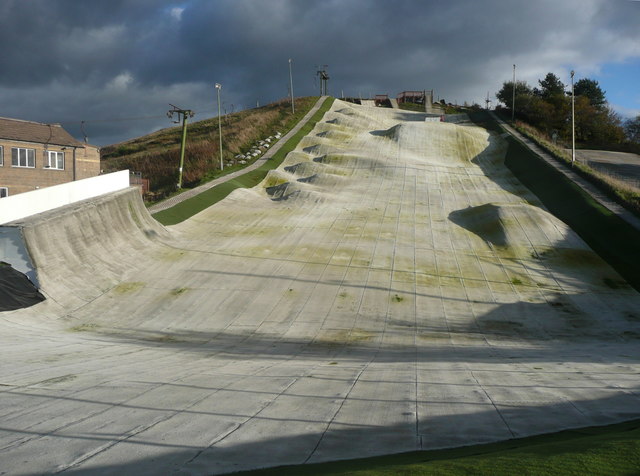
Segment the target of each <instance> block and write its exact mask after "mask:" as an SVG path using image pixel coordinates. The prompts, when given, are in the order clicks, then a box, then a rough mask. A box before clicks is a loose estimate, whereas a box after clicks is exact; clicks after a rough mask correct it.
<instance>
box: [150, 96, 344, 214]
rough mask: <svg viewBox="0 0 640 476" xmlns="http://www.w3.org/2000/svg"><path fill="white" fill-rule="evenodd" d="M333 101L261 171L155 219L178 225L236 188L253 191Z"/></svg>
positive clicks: (174, 207) (242, 176) (255, 171)
mask: <svg viewBox="0 0 640 476" xmlns="http://www.w3.org/2000/svg"><path fill="white" fill-rule="evenodd" d="M333 101H334V98H327V99H325V101H324V103H323V104H322V106H320V109H318V110H317V111H316V113H315V114H314V115H313V116H312V117H311V119H309V121H308V122H307V123H306V124H305V125H304V126H302V127H301V128H300V130H299V131H298V132H297V133H296V134H294V135H293V136H292V137H291V138H290V139H289V140H288V141H287V142H286V143H285V144H284V145H283V146H282V147H281V148H280V150H278V151H277V152H276V153H275V154H273V157H271V159H269V160H267V161H266V162H265V163H264V164H263V165H261V166H260V167H259V168H257V169H255V170H252V171H251V172H247V173H246V174H243V175H241V176H239V177H236V178H234V179H232V180H229V181H228V182H224V183H221V184H219V185H216V186H215V187H212V188H210V189H209V190H206V191H204V192H202V193H201V194H198V195H196V196H195V197H191V198H189V199H187V200H185V201H184V202H181V203H178V204H177V205H175V206H173V207H171V208H168V209H166V210H163V211H161V212H158V213H156V214H154V215H153V217H154V218H155V219H156V220H158V221H159V222H160V223H162V224H163V225H175V224H177V223H180V222H182V221H184V220H186V219H187V218H190V217H192V216H193V215H195V214H196V213H199V212H201V211H202V210H205V209H206V208H209V207H210V206H211V205H213V204H215V203H217V202H219V201H220V200H222V199H223V198H225V197H226V196H227V195H229V194H230V193H231V192H233V191H234V190H235V189H237V188H251V187H255V186H256V185H258V184H259V183H260V182H262V180H263V179H264V178H265V177H266V175H267V173H268V172H269V170H273V169H275V168H277V167H279V166H280V164H281V163H282V161H283V160H284V158H285V157H286V155H287V154H288V153H289V152H291V151H292V150H293V149H295V148H296V146H297V145H298V143H299V142H300V141H301V140H302V138H303V137H304V136H306V135H307V134H309V133H310V132H311V131H312V130H313V128H314V127H315V125H316V123H317V122H318V121H319V120H320V119H322V117H323V116H324V114H325V113H326V112H327V111H328V110H329V108H330V107H331V105H332V104H333Z"/></svg>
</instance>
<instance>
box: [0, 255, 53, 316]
mask: <svg viewBox="0 0 640 476" xmlns="http://www.w3.org/2000/svg"><path fill="white" fill-rule="evenodd" d="M44 299H45V298H44V296H43V295H42V294H40V291H38V289H37V288H36V287H35V286H34V285H33V283H32V282H31V281H29V279H28V278H27V277H26V276H25V275H24V274H22V273H21V272H20V271H16V270H15V269H13V268H12V267H11V265H10V264H8V263H5V262H2V261H0V312H2V311H13V310H14V309H22V308H24V307H29V306H33V305H34V304H37V303H39V302H40V301H44Z"/></svg>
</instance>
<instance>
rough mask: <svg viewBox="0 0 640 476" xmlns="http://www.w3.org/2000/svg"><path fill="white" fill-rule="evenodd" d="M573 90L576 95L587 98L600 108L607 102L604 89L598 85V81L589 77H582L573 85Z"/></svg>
mask: <svg viewBox="0 0 640 476" xmlns="http://www.w3.org/2000/svg"><path fill="white" fill-rule="evenodd" d="M573 91H574V94H575V95H576V96H585V97H586V98H588V99H589V103H591V105H592V106H594V107H597V108H602V107H604V106H605V104H606V103H607V99H606V98H605V95H604V94H605V91H603V90H602V89H601V88H600V86H599V85H598V81H596V80H594V79H589V78H583V79H581V80H579V81H577V82H576V83H575V84H574V85H573Z"/></svg>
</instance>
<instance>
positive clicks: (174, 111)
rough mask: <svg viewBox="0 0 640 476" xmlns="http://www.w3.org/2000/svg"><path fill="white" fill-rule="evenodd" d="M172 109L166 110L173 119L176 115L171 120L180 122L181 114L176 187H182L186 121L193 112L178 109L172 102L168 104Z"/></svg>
mask: <svg viewBox="0 0 640 476" xmlns="http://www.w3.org/2000/svg"><path fill="white" fill-rule="evenodd" d="M169 106H171V107H172V108H173V109H171V110H169V112H167V117H168V118H169V119H171V120H173V115H174V114H177V115H178V120H177V121H173V122H175V123H176V124H179V123H180V116H182V144H181V145H180V168H179V169H178V188H182V169H183V167H184V149H185V146H186V143H187V121H188V119H189V118H190V117H193V116H194V114H195V113H194V112H193V111H192V110H190V109H180V108H179V107H177V106H174V105H173V104H169Z"/></svg>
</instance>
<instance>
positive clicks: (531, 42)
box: [0, 0, 640, 144]
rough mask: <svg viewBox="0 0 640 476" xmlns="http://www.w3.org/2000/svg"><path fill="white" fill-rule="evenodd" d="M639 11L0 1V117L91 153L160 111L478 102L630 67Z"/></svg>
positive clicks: (353, 2) (329, 2)
mask: <svg viewBox="0 0 640 476" xmlns="http://www.w3.org/2000/svg"><path fill="white" fill-rule="evenodd" d="M639 6H640V4H639V3H638V2H626V1H610V0H564V1H561V2H560V1H557V0H554V1H550V0H539V1H535V2H533V1H530V0H509V1H506V0H485V1H478V0H457V1H450V0H446V1H444V0H443V1H439V0H432V1H426V0H395V1H393V2H391V1H386V0H324V1H316V0H269V1H266V0H215V1H212V0H185V1H159V0H118V1H114V0H92V1H90V2H86V1H82V2H80V1H75V0H31V1H23V0H3V2H2V3H0V45H2V48H1V49H0V64H2V65H3V74H2V75H0V107H1V111H2V112H0V115H2V116H8V117H21V118H25V119H32V120H40V121H51V122H64V121H69V125H68V126H67V127H68V128H69V130H70V132H72V133H73V134H75V135H76V136H79V122H80V121H81V120H87V121H88V122H87V124H86V128H87V129H88V132H89V138H90V140H93V142H94V143H97V144H106V143H109V142H114V141H116V140H122V139H126V138H129V137H133V136H137V135H140V134H144V133H147V132H149V131H151V130H153V129H156V128H158V127H166V126H168V125H170V123H169V122H168V120H166V119H161V118H156V119H145V120H139V121H133V120H127V121H121V122H97V121H94V122H91V120H92V119H93V120H98V119H99V120H106V119H112V118H135V117H146V116H162V115H163V114H164V113H165V112H166V110H167V109H168V103H170V102H171V103H174V104H178V105H180V106H182V107H189V108H192V109H195V110H196V111H199V112H200V114H199V115H198V116H197V117H196V118H203V117H209V116H211V115H213V110H214V109H215V90H214V89H213V84H214V83H215V82H220V83H222V84H223V101H224V107H225V108H226V109H227V110H230V109H231V107H232V106H231V105H233V108H234V109H236V110H237V109H238V108H240V107H248V106H251V105H255V103H256V101H260V102H261V103H265V102H268V101H272V100H276V99H278V98H281V97H284V96H286V95H287V88H288V58H293V61H294V62H293V67H294V82H295V84H294V90H295V92H296V95H309V94H317V82H315V73H316V69H317V66H318V65H323V64H328V65H329V73H330V75H331V78H332V79H331V80H330V85H329V87H330V92H331V93H332V94H333V95H340V94H341V92H342V91H344V93H345V94H347V95H358V94H362V95H369V94H370V93H371V94H376V93H389V94H392V95H395V94H396V93H397V92H399V91H402V90H404V89H434V90H435V93H436V95H437V96H439V97H444V98H446V99H447V100H450V101H453V100H456V99H457V100H458V101H460V102H462V101H465V100H466V101H469V102H472V101H477V102H480V101H482V99H483V98H484V97H485V96H486V94H487V92H490V95H493V94H494V93H495V91H496V90H498V89H499V88H500V86H501V84H502V81H504V80H507V79H509V78H510V74H511V68H512V64H513V63H518V70H519V71H518V72H519V77H520V78H522V79H527V80H529V81H530V82H532V83H535V80H536V79H537V78H540V77H543V76H544V74H545V73H546V72H548V71H555V72H558V73H560V74H562V73H563V72H566V71H568V69H570V68H572V67H578V66H580V67H582V68H583V69H584V70H585V71H587V72H589V71H595V70H597V68H598V65H599V64H600V63H601V62H603V61H609V60H623V59H625V58H629V57H640V51H639V50H638V46H637V45H639V44H640V41H639V40H640V34H639V33H638V28H637V25H638V20H639V15H638V14H639V8H638V7H639Z"/></svg>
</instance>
